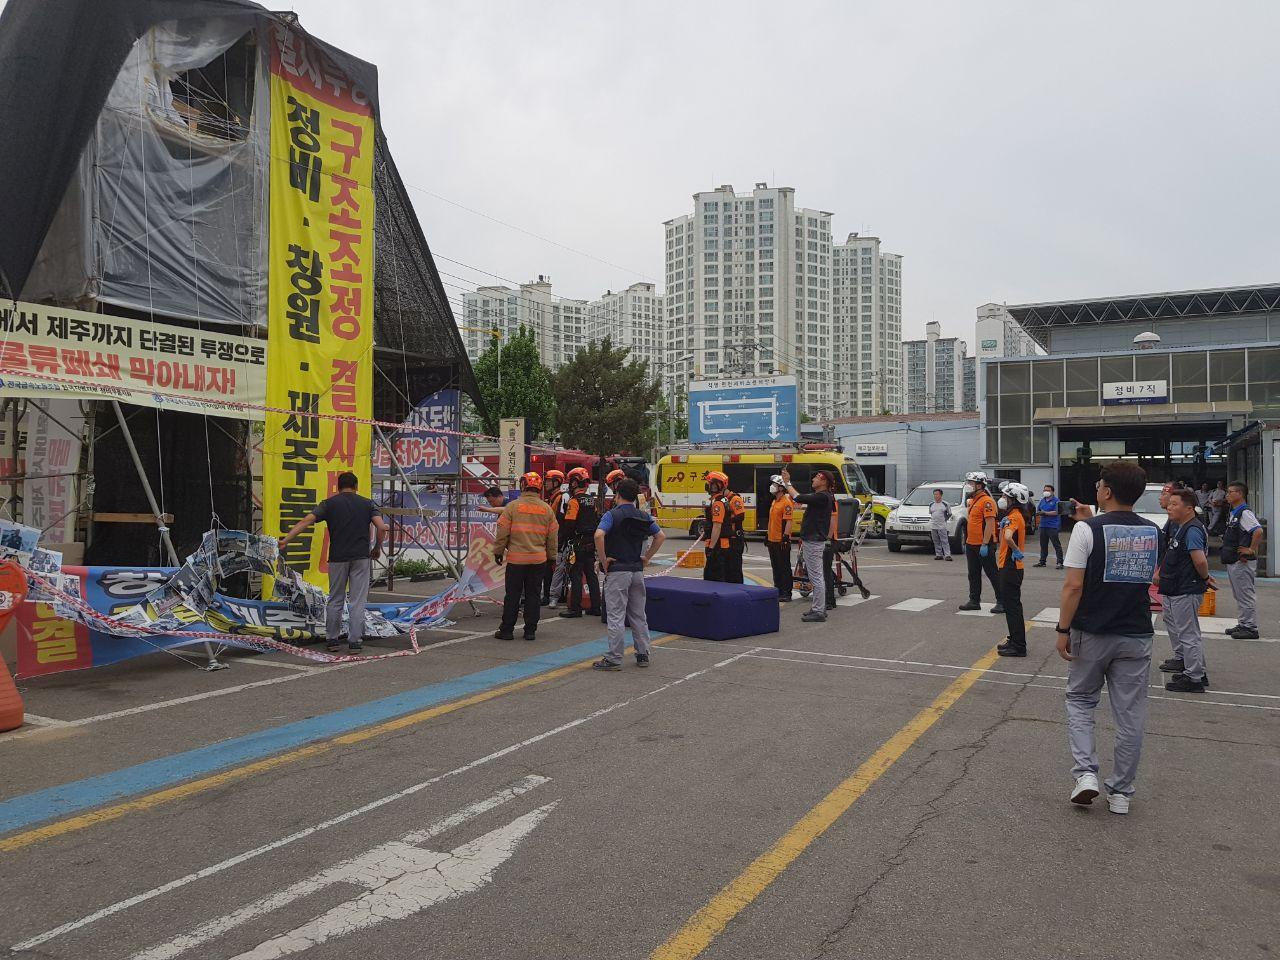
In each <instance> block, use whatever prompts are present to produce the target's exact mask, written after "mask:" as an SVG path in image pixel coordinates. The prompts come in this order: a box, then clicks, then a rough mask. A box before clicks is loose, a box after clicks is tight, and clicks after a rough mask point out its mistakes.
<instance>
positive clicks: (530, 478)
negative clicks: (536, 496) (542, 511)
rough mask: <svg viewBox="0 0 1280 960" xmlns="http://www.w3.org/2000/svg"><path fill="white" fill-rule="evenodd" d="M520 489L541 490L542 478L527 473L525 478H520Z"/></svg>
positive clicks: (532, 473)
mask: <svg viewBox="0 0 1280 960" xmlns="http://www.w3.org/2000/svg"><path fill="white" fill-rule="evenodd" d="M520 489H521V490H541V489H542V477H540V476H539V475H538V474H536V473H534V472H533V471H532V470H530V471H529V472H528V473H526V474H525V475H524V476H523V477H521V478H520Z"/></svg>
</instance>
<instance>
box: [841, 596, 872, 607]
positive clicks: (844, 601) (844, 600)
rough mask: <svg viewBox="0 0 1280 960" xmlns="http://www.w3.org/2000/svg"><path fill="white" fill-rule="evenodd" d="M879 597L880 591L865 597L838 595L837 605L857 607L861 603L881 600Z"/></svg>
mask: <svg viewBox="0 0 1280 960" xmlns="http://www.w3.org/2000/svg"><path fill="white" fill-rule="evenodd" d="M879 599H880V594H878V593H873V594H872V595H871V596H869V597H863V596H861V595H855V596H852V597H836V606H837V607H856V606H857V605H858V604H860V603H870V602H871V601H872V600H879Z"/></svg>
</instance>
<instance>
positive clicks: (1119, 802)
mask: <svg viewBox="0 0 1280 960" xmlns="http://www.w3.org/2000/svg"><path fill="white" fill-rule="evenodd" d="M1107 806H1108V807H1110V808H1111V812H1112V813H1128V812H1129V798H1128V797H1126V796H1125V795H1124V794H1123V793H1109V794H1107Z"/></svg>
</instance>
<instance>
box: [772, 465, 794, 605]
mask: <svg viewBox="0 0 1280 960" xmlns="http://www.w3.org/2000/svg"><path fill="white" fill-rule="evenodd" d="M769 492H770V493H771V494H773V501H772V502H771V503H770V504H769V530H768V539H767V544H768V547H769V565H770V566H771V567H772V568H773V585H774V587H775V588H777V591H778V599H779V600H780V601H782V602H783V603H790V602H791V593H792V590H793V589H794V588H793V584H792V574H791V525H792V515H793V514H794V512H795V502H794V501H793V500H792V499H791V497H790V496H789V495H788V494H787V490H786V488H785V487H783V486H782V477H778V476H775V477H770V478H769Z"/></svg>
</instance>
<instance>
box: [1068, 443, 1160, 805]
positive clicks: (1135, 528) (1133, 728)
mask: <svg viewBox="0 0 1280 960" xmlns="http://www.w3.org/2000/svg"><path fill="white" fill-rule="evenodd" d="M1146 484H1147V474H1146V471H1145V470H1143V469H1142V468H1141V467H1139V466H1138V465H1137V464H1134V463H1128V462H1126V461H1124V460H1117V461H1115V462H1113V463H1108V464H1107V465H1106V466H1105V467H1103V468H1102V478H1101V479H1100V480H1099V481H1098V508H1099V509H1100V510H1101V511H1104V512H1103V513H1101V514H1100V515H1098V516H1094V515H1093V511H1092V510H1090V508H1089V507H1087V506H1084V505H1077V507H1076V512H1075V517H1076V525H1075V527H1074V529H1072V531H1071V541H1070V543H1068V545H1067V555H1066V558H1065V564H1066V568H1067V576H1066V580H1065V581H1064V582H1063V584H1062V599H1061V601H1060V604H1061V605H1060V607H1059V611H1058V626H1057V627H1056V629H1057V631H1058V654H1059V656H1061V657H1062V659H1064V660H1067V661H1069V662H1070V664H1071V665H1070V667H1069V668H1068V670H1067V736H1068V739H1069V741H1070V745H1071V754H1072V756H1073V758H1074V759H1075V766H1074V768H1073V769H1072V771H1071V772H1072V774H1073V775H1074V777H1075V785H1074V786H1073V787H1072V790H1071V802H1072V803H1081V804H1089V803H1092V802H1093V798H1094V797H1096V796H1097V795H1098V794H1099V792H1100V791H1101V787H1100V785H1099V783H1098V749H1097V744H1096V741H1095V738H1094V732H1093V723H1094V721H1093V711H1094V710H1095V709H1097V706H1098V698H1099V695H1100V693H1101V692H1102V685H1103V682H1104V681H1105V683H1106V685H1107V696H1108V698H1109V699H1110V700H1111V713H1112V716H1113V717H1114V719H1115V726H1116V744H1115V761H1114V763H1113V768H1112V771H1111V776H1109V777H1107V780H1106V790H1107V806H1108V807H1110V808H1111V812H1112V813H1128V812H1129V798H1130V797H1132V796H1133V782H1134V778H1135V777H1136V776H1137V773H1138V760H1139V759H1140V758H1141V756H1142V734H1143V729H1144V727H1145V726H1146V720H1147V685H1148V683H1149V676H1148V675H1149V674H1150V671H1151V638H1152V634H1153V633H1154V631H1153V629H1152V626H1151V605H1150V600H1149V597H1148V590H1149V589H1150V587H1151V581H1152V579H1153V577H1154V576H1155V572H1156V565H1157V561H1158V559H1159V551H1160V528H1159V527H1157V526H1156V525H1155V524H1154V523H1152V522H1151V521H1150V520H1144V519H1143V518H1142V517H1140V516H1138V515H1137V514H1136V513H1134V512H1133V504H1134V502H1135V501H1137V499H1138V498H1139V497H1140V496H1142V492H1143V490H1145V489H1146Z"/></svg>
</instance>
